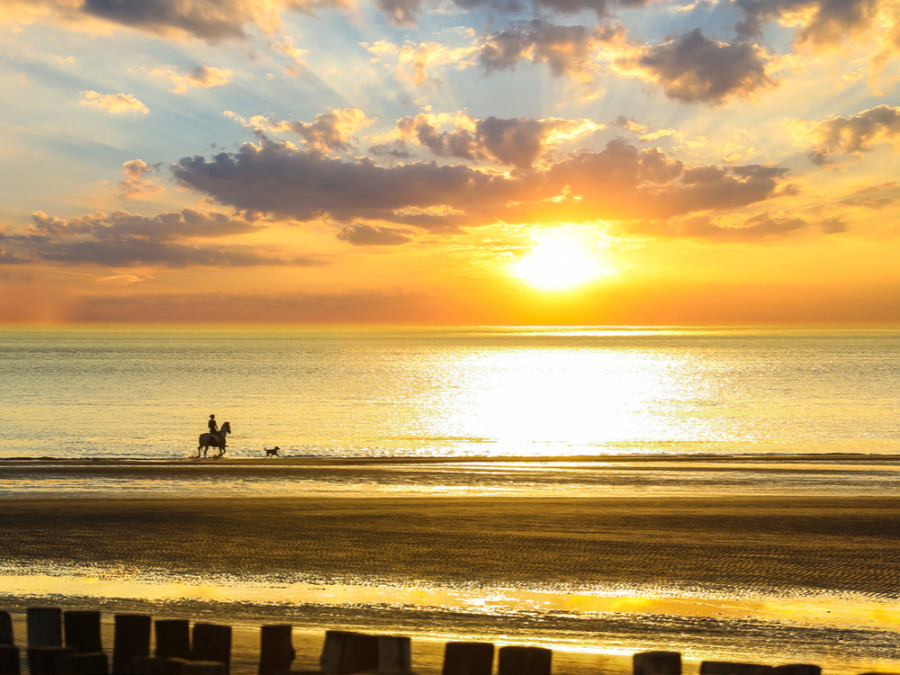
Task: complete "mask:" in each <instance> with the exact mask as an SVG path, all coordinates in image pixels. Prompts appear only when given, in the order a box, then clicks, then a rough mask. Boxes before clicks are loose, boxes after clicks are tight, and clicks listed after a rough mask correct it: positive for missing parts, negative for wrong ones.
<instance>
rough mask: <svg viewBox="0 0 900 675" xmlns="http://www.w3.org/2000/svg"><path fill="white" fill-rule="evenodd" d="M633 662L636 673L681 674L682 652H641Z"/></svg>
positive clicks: (636, 674) (655, 674)
mask: <svg viewBox="0 0 900 675" xmlns="http://www.w3.org/2000/svg"><path fill="white" fill-rule="evenodd" d="M631 662H632V670H633V672H634V675H681V653H680V652H640V653H638V654H635V655H634V656H632V658H631Z"/></svg>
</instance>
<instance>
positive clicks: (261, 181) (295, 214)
mask: <svg viewBox="0 0 900 675" xmlns="http://www.w3.org/2000/svg"><path fill="white" fill-rule="evenodd" d="M174 173H175V177H176V178H177V179H178V180H179V181H180V182H181V183H182V184H184V185H186V186H188V187H191V188H193V189H195V190H199V191H200V192H204V193H206V194H209V195H211V196H213V197H214V198H215V199H217V200H218V201H220V202H221V203H223V204H229V205H231V206H235V207H237V208H238V209H241V210H251V211H260V212H270V213H278V214H282V215H287V216H290V217H292V218H296V219H298V220H312V219H314V218H318V217H320V216H324V215H328V216H330V217H333V218H335V219H337V220H340V221H345V222H347V221H352V220H356V219H359V218H368V219H380V220H392V221H393V222H398V221H397V220H396V218H395V215H396V212H397V211H401V210H403V209H413V208H418V209H426V208H430V207H435V206H441V205H447V204H458V203H464V204H468V205H471V206H472V207H477V206H478V205H483V204H485V203H487V202H490V201H495V200H501V201H505V200H506V199H508V193H510V192H511V191H512V190H513V188H514V186H513V185H511V184H510V183H509V181H508V180H506V179H504V178H502V177H499V176H488V175H486V174H484V173H481V172H478V171H474V170H472V169H469V168H467V167H465V166H439V165H437V164H434V163H413V164H404V165H400V166H396V167H391V168H385V167H381V166H378V165H376V164H375V163H374V162H372V161H371V160H368V159H363V160H358V161H353V162H348V161H342V160H339V159H333V158H329V157H324V156H322V155H321V154H320V153H313V152H308V151H302V150H296V149H293V148H291V147H289V146H287V145H284V144H278V143H274V142H271V141H267V140H263V141H262V143H261V144H260V145H259V146H254V145H251V144H245V145H244V146H243V147H242V148H241V149H240V150H239V151H238V152H237V153H234V154H231V153H222V154H219V155H217V156H215V157H213V158H212V160H210V161H207V160H206V159H205V158H203V157H186V158H184V159H182V160H181V161H180V162H178V164H177V165H176V166H175V167H174Z"/></svg>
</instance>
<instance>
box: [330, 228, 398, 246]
mask: <svg viewBox="0 0 900 675" xmlns="http://www.w3.org/2000/svg"><path fill="white" fill-rule="evenodd" d="M337 238H338V239H340V240H341V241H346V242H348V243H350V244H353V245H354V246H397V245H399V244H405V243H407V242H410V241H412V239H411V238H410V237H409V236H407V235H406V234H404V232H403V231H402V230H396V229H393V228H389V227H372V226H371V225H363V224H360V223H355V224H353V225H345V226H344V227H342V228H341V231H340V232H338V234H337Z"/></svg>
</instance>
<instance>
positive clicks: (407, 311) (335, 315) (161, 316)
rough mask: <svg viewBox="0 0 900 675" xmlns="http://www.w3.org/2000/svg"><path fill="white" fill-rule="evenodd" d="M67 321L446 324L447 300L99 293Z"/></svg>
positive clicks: (400, 295) (386, 295) (401, 295)
mask: <svg viewBox="0 0 900 675" xmlns="http://www.w3.org/2000/svg"><path fill="white" fill-rule="evenodd" d="M73 304H75V307H74V308H72V309H70V310H69V311H70V316H68V318H69V320H71V321H102V322H106V321H114V322H118V321H140V322H152V321H161V322H166V323H170V322H172V321H185V322H190V323H195V322H197V321H222V320H223V319H227V320H229V321H233V322H241V321H248V322H259V321H265V322H278V323H281V322H291V321H304V322H320V323H336V322H342V321H351V322H357V323H359V322H365V323H392V322H393V323H397V322H408V321H419V322H421V321H438V322H446V320H447V318H448V317H446V316H445V314H446V313H447V311H448V310H447V307H446V301H444V302H440V301H438V299H437V298H436V297H434V296H433V295H430V294H428V293H425V292H421V291H414V290H413V291H399V290H394V291H388V292H379V291H349V292H346V293H267V294H265V295H262V294H252V293H224V292H197V291H193V292H190V291H189V292H185V293H166V294H148V293H143V294H141V295H139V296H138V295H135V294H134V293H127V294H126V293H123V294H119V295H113V294H111V293H108V292H107V293H104V294H102V295H94V296H90V297H82V298H79V299H78V302H77V303H73Z"/></svg>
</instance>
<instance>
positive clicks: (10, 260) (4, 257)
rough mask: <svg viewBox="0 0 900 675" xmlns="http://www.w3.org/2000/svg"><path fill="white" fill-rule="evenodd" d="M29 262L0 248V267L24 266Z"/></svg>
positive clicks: (1, 239)
mask: <svg viewBox="0 0 900 675" xmlns="http://www.w3.org/2000/svg"><path fill="white" fill-rule="evenodd" d="M0 241H3V236H2V234H0ZM29 262H31V261H30V260H27V259H25V258H20V257H19V256H17V255H13V254H12V253H10V252H9V251H7V250H6V249H5V248H0V265H25V264H26V263H29Z"/></svg>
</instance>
